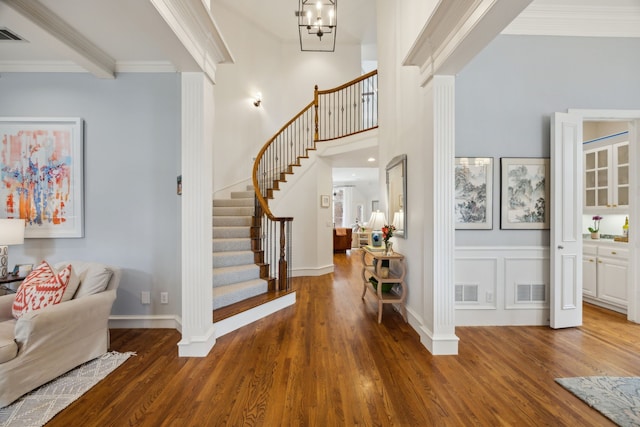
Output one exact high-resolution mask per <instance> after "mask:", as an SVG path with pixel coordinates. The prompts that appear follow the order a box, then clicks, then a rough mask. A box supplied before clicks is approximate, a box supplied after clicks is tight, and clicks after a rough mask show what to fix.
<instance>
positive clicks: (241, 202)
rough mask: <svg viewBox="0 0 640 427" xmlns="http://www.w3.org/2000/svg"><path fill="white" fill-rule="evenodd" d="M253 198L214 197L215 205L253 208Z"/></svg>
mask: <svg viewBox="0 0 640 427" xmlns="http://www.w3.org/2000/svg"><path fill="white" fill-rule="evenodd" d="M253 206H254V201H253V199H213V207H250V208H253Z"/></svg>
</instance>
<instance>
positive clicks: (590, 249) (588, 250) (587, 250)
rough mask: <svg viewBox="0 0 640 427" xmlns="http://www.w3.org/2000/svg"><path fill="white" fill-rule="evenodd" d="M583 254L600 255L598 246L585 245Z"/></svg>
mask: <svg viewBox="0 0 640 427" xmlns="http://www.w3.org/2000/svg"><path fill="white" fill-rule="evenodd" d="M582 254H583V255H594V256H595V255H598V246H596V245H589V244H586V243H585V244H583V245H582Z"/></svg>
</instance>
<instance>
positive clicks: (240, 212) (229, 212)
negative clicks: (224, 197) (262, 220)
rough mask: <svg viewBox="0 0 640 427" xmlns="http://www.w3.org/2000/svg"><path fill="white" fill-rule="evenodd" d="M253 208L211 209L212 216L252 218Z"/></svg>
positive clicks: (223, 207)
mask: <svg viewBox="0 0 640 427" xmlns="http://www.w3.org/2000/svg"><path fill="white" fill-rule="evenodd" d="M253 212H254V207H253V205H252V206H222V207H217V206H214V207H213V215H214V216H252V215H253Z"/></svg>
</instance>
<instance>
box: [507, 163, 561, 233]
mask: <svg viewBox="0 0 640 427" xmlns="http://www.w3.org/2000/svg"><path fill="white" fill-rule="evenodd" d="M500 161H501V165H500V166H501V175H502V177H501V187H502V188H501V198H500V200H501V201H500V205H501V206H500V214H501V216H500V228H503V229H548V228H549V209H548V207H549V177H550V171H549V159H544V158H504V157H503V158H502V159H500Z"/></svg>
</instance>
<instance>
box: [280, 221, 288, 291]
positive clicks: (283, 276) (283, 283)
mask: <svg viewBox="0 0 640 427" xmlns="http://www.w3.org/2000/svg"><path fill="white" fill-rule="evenodd" d="M286 223H287V220H286V219H284V218H281V219H280V261H279V262H278V290H279V291H284V290H286V289H287V259H286V258H285V245H286V242H287V238H286V237H287V236H286V233H285V231H286Z"/></svg>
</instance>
